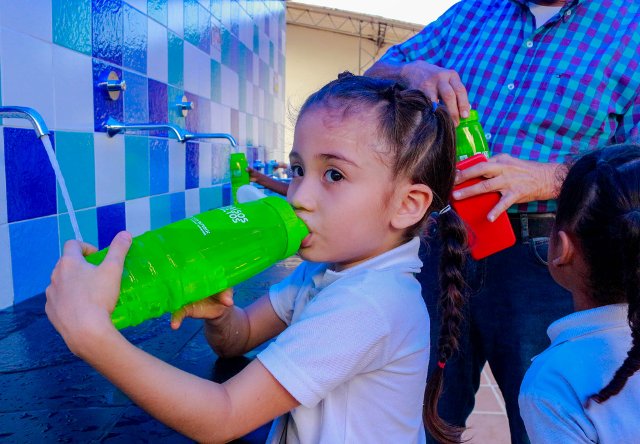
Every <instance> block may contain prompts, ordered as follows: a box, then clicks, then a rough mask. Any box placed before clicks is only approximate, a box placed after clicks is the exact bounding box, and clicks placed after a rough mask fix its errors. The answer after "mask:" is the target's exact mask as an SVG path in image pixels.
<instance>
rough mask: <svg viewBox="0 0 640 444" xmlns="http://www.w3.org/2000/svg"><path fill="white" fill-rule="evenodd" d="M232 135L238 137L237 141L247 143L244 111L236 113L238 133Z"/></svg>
mask: <svg viewBox="0 0 640 444" xmlns="http://www.w3.org/2000/svg"><path fill="white" fill-rule="evenodd" d="M233 136H234V137H237V138H238V143H240V144H242V145H246V144H247V115H246V114H245V113H238V134H233Z"/></svg>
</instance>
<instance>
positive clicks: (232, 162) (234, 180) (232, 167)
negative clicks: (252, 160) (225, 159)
mask: <svg viewBox="0 0 640 444" xmlns="http://www.w3.org/2000/svg"><path fill="white" fill-rule="evenodd" d="M247 166H248V163H247V157H246V156H245V155H244V153H231V156H229V171H230V172H231V197H232V198H233V203H238V199H237V198H236V194H237V192H238V188H240V187H241V186H242V185H249V173H248V172H247Z"/></svg>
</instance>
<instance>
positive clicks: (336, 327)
mask: <svg viewBox="0 0 640 444" xmlns="http://www.w3.org/2000/svg"><path fill="white" fill-rule="evenodd" d="M419 245H420V241H419V239H418V238H414V239H413V240H411V241H410V242H407V243H405V244H404V245H401V246H400V247H397V248H395V249H393V250H391V251H388V252H386V253H384V254H382V255H380V256H377V257H375V258H373V259H370V260H368V261H366V262H363V263H361V264H359V265H357V266H355V267H353V268H350V269H347V270H345V271H342V272H333V271H331V270H328V269H327V264H317V263H309V262H303V263H302V264H301V265H300V266H299V267H298V268H297V269H296V270H295V271H294V272H293V273H292V274H291V275H290V276H289V277H288V278H287V279H285V280H284V281H282V282H281V283H279V284H277V285H274V286H273V287H271V290H270V299H271V304H272V305H273V308H274V310H275V312H276V313H277V314H278V316H279V317H280V318H281V319H282V320H283V321H284V322H285V323H286V324H287V325H288V327H287V328H286V329H285V330H284V331H283V332H282V333H281V334H280V335H279V336H278V338H277V339H276V340H275V341H274V342H273V343H271V344H270V345H269V346H268V347H267V348H266V349H265V350H264V351H262V352H261V353H260V354H258V359H259V360H260V361H261V363H262V364H263V365H264V366H265V367H266V368H267V370H268V371H269V372H270V373H271V374H272V375H273V376H274V377H275V378H276V379H277V380H278V381H279V382H280V384H282V386H283V387H284V388H285V389H286V390H287V391H288V392H289V393H290V394H291V395H292V396H293V397H294V398H296V400H298V402H300V404H301V405H300V406H299V407H297V408H295V409H294V410H292V411H291V413H290V414H289V415H284V416H283V417H281V418H278V419H276V421H274V425H273V427H272V429H271V433H270V436H269V439H268V440H267V442H273V443H279V442H281V438H282V436H283V432H284V429H285V428H286V429H287V430H286V442H287V443H331V444H336V443H347V442H348V443H360V442H362V443H389V442H401V443H423V442H425V434H424V428H423V424H422V403H423V394H424V388H425V382H426V378H427V365H428V362H429V315H428V312H427V309H426V306H425V304H424V302H423V299H422V296H421V292H420V284H419V283H418V281H417V280H416V279H415V277H414V273H417V272H418V271H419V270H420V267H421V266H422V262H421V261H420V259H419V258H418V248H419ZM282 442H285V441H284V440H283V441H282Z"/></svg>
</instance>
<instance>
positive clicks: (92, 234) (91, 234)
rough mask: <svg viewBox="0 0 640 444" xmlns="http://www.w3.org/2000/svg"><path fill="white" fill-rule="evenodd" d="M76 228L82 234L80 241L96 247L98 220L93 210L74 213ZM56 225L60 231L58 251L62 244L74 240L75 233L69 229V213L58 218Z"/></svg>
mask: <svg viewBox="0 0 640 444" xmlns="http://www.w3.org/2000/svg"><path fill="white" fill-rule="evenodd" d="M76 219H77V220H78V227H79V228H80V233H81V234H82V240H83V241H84V242H87V243H89V244H91V245H94V246H96V247H97V246H98V219H97V213H96V209H95V208H89V209H88V210H82V211H77V212H76ZM58 225H59V231H60V250H61V251H62V248H63V247H64V243H65V242H66V241H68V240H70V239H75V233H74V232H73V228H72V227H71V220H70V218H69V213H64V214H61V215H59V216H58Z"/></svg>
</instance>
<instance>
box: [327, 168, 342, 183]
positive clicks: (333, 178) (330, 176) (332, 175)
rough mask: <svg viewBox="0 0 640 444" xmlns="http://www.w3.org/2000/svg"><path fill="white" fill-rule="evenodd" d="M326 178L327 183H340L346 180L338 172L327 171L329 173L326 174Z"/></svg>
mask: <svg viewBox="0 0 640 444" xmlns="http://www.w3.org/2000/svg"><path fill="white" fill-rule="evenodd" d="M324 178H325V179H326V180H327V182H339V181H341V180H342V179H344V176H343V175H342V173H341V172H340V171H338V170H327V172H326V173H324Z"/></svg>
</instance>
